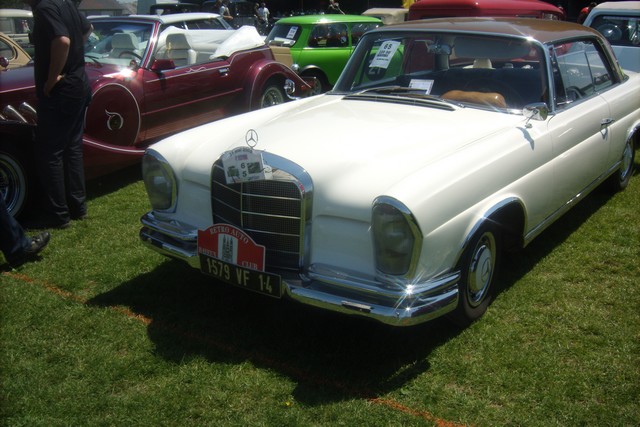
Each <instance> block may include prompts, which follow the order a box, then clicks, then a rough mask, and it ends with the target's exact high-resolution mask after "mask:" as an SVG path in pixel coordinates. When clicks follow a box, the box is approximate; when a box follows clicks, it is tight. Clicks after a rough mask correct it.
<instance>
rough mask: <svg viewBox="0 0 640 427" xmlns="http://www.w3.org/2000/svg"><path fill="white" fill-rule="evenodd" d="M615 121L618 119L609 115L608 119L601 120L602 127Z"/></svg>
mask: <svg viewBox="0 0 640 427" xmlns="http://www.w3.org/2000/svg"><path fill="white" fill-rule="evenodd" d="M615 121H616V120H615V119H612V118H611V117H607V118H606V119H602V120H600V127H604V126H609V125H610V124H612V123H613V122H615Z"/></svg>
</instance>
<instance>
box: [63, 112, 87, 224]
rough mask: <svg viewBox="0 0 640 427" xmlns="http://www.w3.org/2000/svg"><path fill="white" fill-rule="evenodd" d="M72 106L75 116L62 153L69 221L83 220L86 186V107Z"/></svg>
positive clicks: (85, 205) (85, 210)
mask: <svg viewBox="0 0 640 427" xmlns="http://www.w3.org/2000/svg"><path fill="white" fill-rule="evenodd" d="M78 104H81V103H79V102H77V103H75V105H74V106H73V108H74V110H73V111H71V112H72V113H75V116H74V117H73V118H72V119H71V120H70V127H69V142H68V144H67V147H66V149H65V151H64V168H65V177H66V181H65V182H66V199H67V204H68V206H69V212H70V214H71V219H79V218H83V217H84V216H86V214H87V203H86V198H87V196H86V186H85V179H84V157H83V151H82V150H83V144H82V135H83V133H84V115H85V111H86V105H84V106H82V107H81V108H78V109H75V108H77V106H78Z"/></svg>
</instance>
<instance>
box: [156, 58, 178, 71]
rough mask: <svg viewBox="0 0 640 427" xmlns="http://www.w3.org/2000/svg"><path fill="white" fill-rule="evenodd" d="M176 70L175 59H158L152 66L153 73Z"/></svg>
mask: <svg viewBox="0 0 640 427" xmlns="http://www.w3.org/2000/svg"><path fill="white" fill-rule="evenodd" d="M174 68H176V64H175V63H174V62H173V59H156V60H154V61H153V64H151V71H155V72H156V73H157V72H160V71H164V70H173V69H174Z"/></svg>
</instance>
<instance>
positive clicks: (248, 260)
mask: <svg viewBox="0 0 640 427" xmlns="http://www.w3.org/2000/svg"><path fill="white" fill-rule="evenodd" d="M198 253H199V254H203V255H207V256H208V257H212V258H216V259H219V260H221V261H224V262H227V263H230V264H235V265H238V266H240V267H243V268H249V269H251V270H257V271H264V254H265V247H264V246H261V245H258V244H257V243H256V242H254V241H253V239H252V238H251V237H250V236H249V235H248V234H247V233H245V232H244V231H242V230H241V229H239V228H237V227H235V226H233V225H231V224H216V225H213V226H211V227H209V228H207V229H206V230H198Z"/></svg>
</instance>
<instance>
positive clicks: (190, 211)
mask: <svg viewBox="0 0 640 427" xmlns="http://www.w3.org/2000/svg"><path fill="white" fill-rule="evenodd" d="M638 99H640V75H637V74H631V73H628V74H625V73H623V72H622V70H621V69H620V67H619V65H618V64H617V62H616V59H615V57H614V55H613V53H612V51H611V48H610V45H609V44H608V43H607V42H606V40H605V39H604V38H603V36H602V35H601V34H600V33H598V32H597V31H595V30H592V29H589V28H586V27H583V26H580V25H577V24H571V23H566V22H558V21H546V20H536V19H514V20H503V19H492V18H472V19H464V18H460V19H433V20H428V21H422V22H408V23H404V24H399V25H394V26H388V27H383V28H380V29H377V30H374V31H371V32H369V33H367V35H365V36H364V38H363V39H362V40H361V41H360V43H359V44H358V47H357V49H356V51H355V52H354V54H353V56H352V58H351V59H350V61H349V63H348V64H347V66H346V68H345V70H344V71H343V73H342V76H341V77H340V79H339V80H338V82H337V84H336V85H335V87H334V89H333V90H332V91H331V92H329V93H327V94H324V95H319V96H316V97H312V98H308V99H304V100H299V101H295V102H293V103H289V104H284V105H280V106H275V107H272V108H268V109H265V110H261V111H256V112H252V113H248V114H244V115H240V116H237V117H233V118H229V119H225V120H221V121H218V122H216V123H211V124H207V125H204V126H201V127H198V128H195V129H192V130H189V131H185V132H182V133H180V134H177V135H175V136H172V137H170V138H168V139H166V140H164V141H161V142H159V143H157V144H155V145H153V146H152V147H150V148H149V149H148V150H147V152H146V154H145V156H144V160H143V176H144V182H145V186H146V190H147V192H148V195H149V198H150V201H151V206H152V211H150V212H148V213H147V214H145V215H144V216H143V217H142V219H141V221H142V224H143V227H142V229H141V231H140V237H141V239H142V241H143V242H144V243H145V244H147V245H148V246H149V247H150V248H152V249H153V250H155V251H158V252H160V253H162V254H165V255H167V256H170V257H175V258H178V259H182V260H184V261H186V262H188V263H189V264H190V265H191V266H193V267H194V268H198V269H200V270H201V271H202V272H203V273H204V274H206V275H210V276H212V277H213V278H214V279H217V280H218V281H223V282H227V283H230V284H234V285H237V286H240V287H244V288H246V289H250V290H253V291H256V292H260V293H263V294H266V295H270V296H273V297H289V298H292V299H293V300H297V301H299V302H302V303H304V304H309V305H313V306H318V307H322V308H325V309H329V310H334V311H339V312H342V313H348V314H355V315H361V316H366V317H369V318H373V319H376V320H379V321H381V322H384V323H387V324H391V325H398V326H404V325H413V324H417V323H420V322H424V321H427V320H430V319H433V318H435V317H438V316H441V315H444V314H446V313H450V314H451V315H452V316H453V317H455V318H457V319H458V320H460V321H461V322H462V323H468V322H471V321H473V320H475V319H477V318H479V317H480V316H481V315H482V314H483V313H484V312H485V310H486V308H487V305H488V304H489V302H490V301H491V299H492V295H493V293H494V288H495V286H494V285H495V284H494V278H495V272H496V269H497V267H498V265H499V261H500V258H501V254H502V251H503V250H508V249H516V248H521V247H524V246H526V245H527V244H528V243H529V242H531V240H532V239H533V238H535V237H536V236H537V235H539V234H540V233H541V232H542V231H543V230H544V229H545V228H546V227H548V226H549V225H550V224H551V223H552V222H553V221H554V220H556V219H557V218H558V217H560V216H561V215H562V214H563V213H565V212H566V211H567V210H568V209H569V208H570V207H571V206H572V205H574V204H575V203H576V202H577V201H579V200H580V199H582V198H584V197H585V196H586V195H587V194H588V193H589V191H590V190H592V189H593V188H595V187H596V186H597V185H599V184H600V183H602V182H604V181H607V182H608V184H609V185H611V186H612V188H614V189H623V188H624V187H626V186H627V184H628V182H629V180H630V178H631V176H632V171H633V167H634V155H635V150H634V144H635V143H636V142H638V139H639V136H638V135H639V133H640V104H639V103H638Z"/></svg>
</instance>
